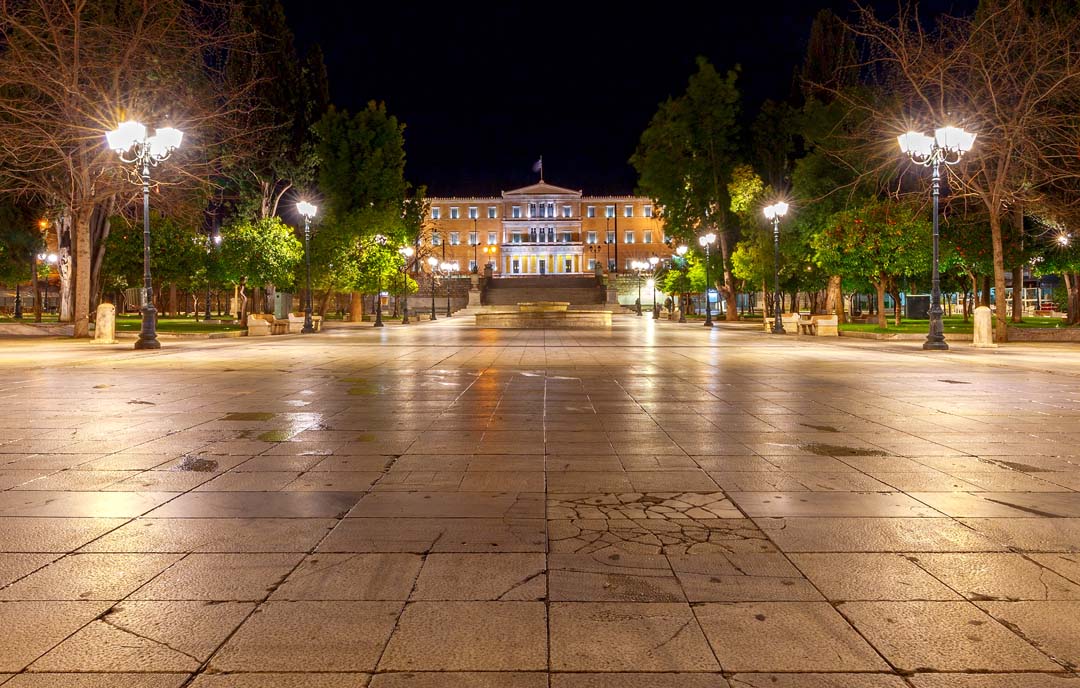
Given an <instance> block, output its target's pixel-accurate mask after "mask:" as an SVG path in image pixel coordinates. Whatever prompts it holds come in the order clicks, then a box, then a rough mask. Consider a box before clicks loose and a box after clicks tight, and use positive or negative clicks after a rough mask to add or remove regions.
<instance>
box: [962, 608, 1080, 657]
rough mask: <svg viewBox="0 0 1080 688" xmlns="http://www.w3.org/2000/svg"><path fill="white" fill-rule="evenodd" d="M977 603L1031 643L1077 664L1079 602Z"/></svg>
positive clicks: (1079, 646) (1079, 628) (1078, 655)
mask: <svg viewBox="0 0 1080 688" xmlns="http://www.w3.org/2000/svg"><path fill="white" fill-rule="evenodd" d="M977 604H978V606H979V607H981V608H982V609H983V610H985V611H986V612H987V613H988V614H990V615H991V616H993V617H994V618H995V619H997V620H998V621H1000V622H1001V623H1002V624H1004V625H1005V626H1007V627H1008V628H1010V629H1012V630H1013V631H1014V632H1016V633H1017V634H1019V635H1020V637H1022V638H1024V639H1025V640H1027V641H1028V642H1029V643H1031V644H1032V645H1034V646H1035V647H1037V648H1039V649H1040V650H1042V651H1043V652H1044V653H1046V654H1047V655H1049V656H1050V657H1052V658H1053V659H1055V660H1056V661H1058V662H1061V663H1062V664H1064V665H1065V667H1066V668H1068V669H1070V670H1072V671H1076V670H1077V669H1078V668H1080V616H1078V614H1080V602H1057V601H1052V602H978V603H977Z"/></svg>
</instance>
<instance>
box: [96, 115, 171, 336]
mask: <svg viewBox="0 0 1080 688" xmlns="http://www.w3.org/2000/svg"><path fill="white" fill-rule="evenodd" d="M183 138H184V134H183V132H181V131H180V130H179V129H173V128H172V127H161V128H159V129H157V130H156V131H155V132H154V135H153V136H149V135H147V130H146V126H145V125H143V124H140V123H139V122H136V121H134V120H128V121H126V122H123V123H121V124H120V126H118V127H117V128H116V129H113V130H112V131H110V132H109V133H107V134H105V140H106V141H107V142H108V145H109V148H110V149H112V150H113V151H115V152H116V153H117V154H118V155H119V156H120V160H121V161H122V162H124V163H127V164H133V165H135V166H136V167H137V168H138V169H139V172H140V175H139V176H140V181H141V183H142V192H143V296H142V298H143V307H142V328H141V329H140V331H139V338H138V340H136V342H135V348H136V349H160V348H161V342H159V341H158V338H157V310H156V309H155V308H154V288H153V284H152V282H151V279H150V167H151V166H152V165H158V164H160V163H162V162H164V161H165V160H166V159H167V158H168V157H169V156H170V155H171V154H172V152H173V151H174V150H176V149H177V148H179V147H180V142H181V141H182V140H183Z"/></svg>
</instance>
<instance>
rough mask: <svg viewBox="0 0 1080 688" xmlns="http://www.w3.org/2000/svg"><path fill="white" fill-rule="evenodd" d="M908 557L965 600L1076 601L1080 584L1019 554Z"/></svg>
mask: <svg viewBox="0 0 1080 688" xmlns="http://www.w3.org/2000/svg"><path fill="white" fill-rule="evenodd" d="M910 557H911V560H912V561H914V562H915V563H916V564H918V565H919V566H921V567H922V568H924V569H926V571H928V572H929V573H930V574H932V575H933V576H934V577H935V578H937V579H939V580H940V581H941V582H943V583H945V584H946V585H948V586H949V587H951V588H953V589H954V590H956V591H957V592H959V593H960V594H962V595H963V596H964V597H966V598H967V599H969V600H975V601H978V600H985V601H989V600H1003V601H1016V600H1080V586H1078V585H1076V584H1075V583H1072V582H1070V581H1068V580H1066V579H1065V578H1062V577H1061V576H1059V575H1058V574H1056V573H1054V572H1053V571H1051V570H1050V569H1048V568H1043V567H1042V566H1040V565H1039V564H1038V563H1036V562H1034V561H1031V560H1029V559H1027V558H1025V557H1024V556H1023V555H1021V554H1006V553H989V552H982V553H978V554H918V555H910Z"/></svg>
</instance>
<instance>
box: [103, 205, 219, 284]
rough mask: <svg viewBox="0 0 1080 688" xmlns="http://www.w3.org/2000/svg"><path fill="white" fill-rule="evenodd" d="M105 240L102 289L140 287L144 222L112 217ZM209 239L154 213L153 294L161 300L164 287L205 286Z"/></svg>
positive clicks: (152, 228)
mask: <svg viewBox="0 0 1080 688" xmlns="http://www.w3.org/2000/svg"><path fill="white" fill-rule="evenodd" d="M109 225H110V226H111V227H112V230H111V231H110V232H109V236H108V238H107V239H106V244H105V257H104V264H103V265H102V270H101V271H102V289H103V290H104V291H106V292H112V291H119V292H122V291H124V290H126V289H130V288H132V287H141V286H142V281H143V229H142V219H141V218H129V217H113V218H111V219H110V220H109ZM205 262H206V235H205V234H203V233H201V232H199V231H198V230H197V229H195V227H193V226H192V225H191V224H190V223H188V222H185V221H183V220H181V219H178V218H175V217H171V216H169V217H163V216H162V215H161V214H159V213H153V212H152V213H151V217H150V273H151V275H152V276H153V279H154V285H155V288H154V294H155V296H156V297H158V298H161V297H162V295H163V292H164V290H163V289H162V288H161V285H165V284H175V285H177V286H180V287H182V288H187V289H191V288H193V287H194V286H196V285H199V284H205V282H204V281H203V280H204V279H205V278H204V276H203V274H202V273H203V272H204V271H205V269H206V268H205Z"/></svg>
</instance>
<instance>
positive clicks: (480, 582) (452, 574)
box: [410, 553, 547, 601]
mask: <svg viewBox="0 0 1080 688" xmlns="http://www.w3.org/2000/svg"><path fill="white" fill-rule="evenodd" d="M544 570H545V564H544V555H542V554H524V553H521V554H465V553H457V554H429V555H428V556H427V557H426V558H425V560H424V567H423V569H422V570H420V577H419V578H418V579H416V589H415V590H414V591H413V593H412V599H413V600H414V601H415V600H463V601H464V600H475V601H531V600H543V599H545V597H546V596H547V579H546V577H545V575H544ZM411 580H412V579H410V582H411Z"/></svg>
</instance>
